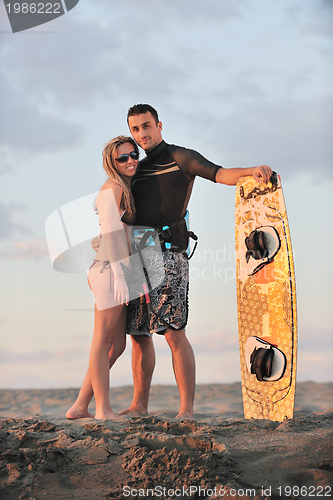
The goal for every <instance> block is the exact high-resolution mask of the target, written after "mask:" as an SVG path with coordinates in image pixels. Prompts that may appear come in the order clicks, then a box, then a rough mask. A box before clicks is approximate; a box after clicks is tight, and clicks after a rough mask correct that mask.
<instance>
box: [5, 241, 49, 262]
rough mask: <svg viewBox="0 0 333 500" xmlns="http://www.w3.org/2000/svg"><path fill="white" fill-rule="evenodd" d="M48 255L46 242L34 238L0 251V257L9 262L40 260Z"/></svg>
mask: <svg viewBox="0 0 333 500" xmlns="http://www.w3.org/2000/svg"><path fill="white" fill-rule="evenodd" d="M48 255H49V252H48V249H47V245H46V241H45V240H44V239H42V238H36V239H34V240H30V241H16V242H14V243H12V244H11V246H9V247H8V246H6V247H5V249H0V257H1V258H3V259H10V260H21V259H32V260H40V259H41V258H43V257H46V256H48Z"/></svg>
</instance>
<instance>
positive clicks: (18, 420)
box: [0, 382, 333, 500]
mask: <svg viewBox="0 0 333 500" xmlns="http://www.w3.org/2000/svg"><path fill="white" fill-rule="evenodd" d="M132 390H133V388H132V387H131V386H128V387H120V388H115V389H111V391H110V399H111V403H112V407H113V409H114V411H116V412H120V411H121V410H124V409H125V408H126V407H127V406H128V405H129V403H130V401H131V397H132ZM77 394H78V389H50V390H37V389H36V390H34V389H31V390H4V389H3V390H0V437H1V439H0V453H1V460H0V464H1V465H0V475H1V478H0V498H1V499H2V500H7V499H8V500H18V499H20V500H21V499H22V500H23V499H27V500H28V499H35V500H39V499H48V500H63V499H64V500H67V499H75V500H76V499H77V500H78V499H80V500H85V499H86V500H95V499H96V500H100V499H107V500H111V499H116V498H155V497H157V498H181V499H183V498H193V499H196V498H234V499H236V500H237V499H241V498H242V499H266V500H267V499H273V500H276V499H281V498H282V499H284V498H288V499H295V498H320V497H324V498H330V497H332V495H333V493H332V489H331V486H332V484H333V451H332V450H333V437H332V436H333V425H332V423H333V383H314V382H302V383H299V384H297V385H296V401H295V412H294V418H293V419H289V420H285V421H283V422H274V421H268V420H253V419H252V420H245V419H244V417H243V409H242V396H241V385H240V383H234V384H225V385H224V384H211V385H198V386H197V389H196V399H195V414H194V417H193V419H191V420H180V419H176V418H175V417H176V414H177V409H178V406H179V396H178V390H177V388H176V387H175V386H171V385H170V386H163V385H155V386H153V387H152V390H151V396H150V405H149V415H148V416H147V417H130V416H126V417H124V416H123V417H118V418H116V419H114V420H108V421H98V420H95V419H89V418H86V419H80V420H76V421H70V420H67V419H66V418H65V416H64V415H65V412H66V410H67V409H68V408H69V407H70V406H71V405H72V404H73V402H74V400H75V398H76V396H77ZM90 410H91V411H92V412H93V411H94V406H93V404H92V405H91V407H90Z"/></svg>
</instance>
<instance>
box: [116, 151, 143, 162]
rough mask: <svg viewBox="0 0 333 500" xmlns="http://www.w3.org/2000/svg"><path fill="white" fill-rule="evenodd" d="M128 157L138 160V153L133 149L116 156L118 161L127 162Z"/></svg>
mask: <svg viewBox="0 0 333 500" xmlns="http://www.w3.org/2000/svg"><path fill="white" fill-rule="evenodd" d="M129 157H131V158H132V160H138V158H139V153H136V152H135V151H132V152H131V153H129V154H128V153H124V154H123V155H119V156H118V158H116V160H117V161H119V163H127V162H128V160H129Z"/></svg>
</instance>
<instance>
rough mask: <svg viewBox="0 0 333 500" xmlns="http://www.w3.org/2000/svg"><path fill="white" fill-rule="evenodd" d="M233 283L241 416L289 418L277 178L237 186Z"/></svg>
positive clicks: (290, 378)
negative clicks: (238, 352)
mask: <svg viewBox="0 0 333 500" xmlns="http://www.w3.org/2000/svg"><path fill="white" fill-rule="evenodd" d="M235 236H236V282H237V309H238V331H239V351H240V365H241V379H242V394H243V405H244V417H245V418H246V419H249V418H255V419H269V420H276V421H283V420H285V419H286V418H292V417H293V410H294V398H295V382H296V356H297V313H296V289H295V272H294V263H293V255H292V247H291V239H290V232H289V224H288V219H287V213H286V207H285V201H284V196H283V192H282V186H281V179H280V177H279V176H278V175H277V174H276V173H275V172H273V175H272V177H271V179H270V181H269V183H268V184H260V183H259V182H257V181H256V180H255V179H254V178H253V177H242V178H241V179H240V180H239V181H238V183H237V186H236V220H235Z"/></svg>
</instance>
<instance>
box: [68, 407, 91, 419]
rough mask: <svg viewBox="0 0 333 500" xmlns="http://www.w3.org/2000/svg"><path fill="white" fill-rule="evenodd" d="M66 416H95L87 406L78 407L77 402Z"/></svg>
mask: <svg viewBox="0 0 333 500" xmlns="http://www.w3.org/2000/svg"><path fill="white" fill-rule="evenodd" d="M66 418H68V420H77V419H79V418H95V417H94V415H93V414H92V413H90V411H88V410H87V408H77V407H76V406H75V404H74V405H73V406H72V407H71V408H70V409H69V410H68V411H67V413H66Z"/></svg>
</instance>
